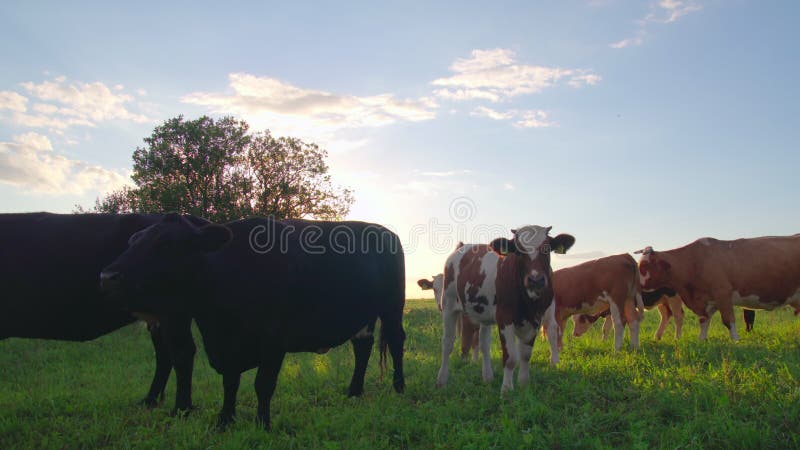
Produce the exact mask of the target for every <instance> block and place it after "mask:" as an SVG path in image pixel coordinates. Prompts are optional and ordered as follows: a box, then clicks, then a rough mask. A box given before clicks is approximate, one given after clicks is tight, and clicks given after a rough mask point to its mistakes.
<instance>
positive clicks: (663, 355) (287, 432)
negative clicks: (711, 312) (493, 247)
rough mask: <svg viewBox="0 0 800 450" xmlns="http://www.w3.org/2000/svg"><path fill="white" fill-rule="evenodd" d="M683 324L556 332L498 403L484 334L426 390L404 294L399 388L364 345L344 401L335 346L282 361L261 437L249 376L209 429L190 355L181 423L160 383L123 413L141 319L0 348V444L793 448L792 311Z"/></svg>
mask: <svg viewBox="0 0 800 450" xmlns="http://www.w3.org/2000/svg"><path fill="white" fill-rule="evenodd" d="M687 319H688V320H687V324H686V326H685V328H684V334H685V335H684V337H683V339H682V340H681V341H679V342H676V341H675V340H674V337H673V336H674V332H673V331H672V329H670V330H669V331H668V332H667V333H665V337H664V340H662V341H661V342H655V341H654V340H653V338H652V334H653V332H654V331H655V328H656V326H657V323H658V314H656V313H655V312H651V313H648V314H647V316H646V319H645V323H644V324H643V338H642V346H641V349H640V350H639V351H638V352H633V351H630V350H623V351H621V352H618V353H613V352H612V350H611V347H612V342H611V341H610V340H609V341H605V342H604V341H602V340H601V338H600V335H601V330H600V328H601V327H600V326H596V327H595V328H594V329H592V330H591V331H590V332H589V333H587V334H586V335H584V336H582V337H580V338H577V339H576V338H572V337H571V336H570V335H569V333H570V332H571V325H569V326H568V329H567V336H565V341H564V351H563V353H562V360H561V364H560V365H559V367H558V368H556V369H551V368H550V367H548V363H547V362H548V360H549V350H548V346H547V344H546V341H544V340H542V339H541V338H539V339H537V344H536V345H535V347H534V355H533V363H532V369H531V385H530V386H529V387H527V388H524V389H518V390H516V391H514V392H513V393H511V394H510V395H506V396H505V397H503V398H501V397H500V381H501V378H502V372H501V370H500V352H499V347H498V339H497V336H496V334H495V335H494V336H493V349H494V350H493V355H492V360H493V366H494V369H495V380H494V382H493V383H491V384H490V385H485V384H484V383H483V382H481V377H480V367H479V366H478V365H477V364H473V363H462V362H461V361H456V358H457V357H456V355H455V352H454V356H453V360H454V362H453V364H451V375H450V383H449V385H448V386H447V387H446V388H444V389H437V388H436V387H435V386H434V383H435V377H436V373H437V371H438V368H439V358H440V336H441V322H440V317H439V313H438V311H437V310H436V307H435V304H434V303H433V302H432V301H430V300H419V301H418V300H410V301H409V302H408V308H407V314H406V332H407V334H408V340H407V341H406V382H407V390H406V392H405V394H402V395H398V394H395V393H394V392H393V391H392V389H391V386H390V385H391V383H390V377H387V378H386V379H384V380H383V381H381V380H380V379H379V377H380V372H379V369H378V364H377V362H378V361H377V352H374V353H373V359H372V361H371V363H370V368H369V371H368V374H367V383H366V386H365V395H364V397H363V398H360V399H348V398H346V396H345V390H346V387H347V385H348V383H349V380H350V375H351V372H352V368H353V358H352V352H351V349H350V346H349V345H344V346H341V347H339V348H336V349H334V350H332V351H331V352H330V353H328V354H326V355H315V354H297V355H290V356H289V357H287V359H286V361H285V363H284V367H283V370H282V372H281V377H280V380H279V381H278V388H277V391H276V393H275V397H274V399H273V402H272V424H273V430H272V431H271V432H269V433H265V432H263V431H262V430H260V429H259V428H257V427H256V426H255V424H254V417H255V411H256V398H255V393H254V391H253V378H254V371H250V372H248V373H246V374H245V375H244V376H243V379H242V387H241V389H240V392H239V407H238V420H237V423H236V424H235V425H234V426H233V427H231V428H230V429H229V430H228V431H226V432H224V433H219V432H217V431H216V429H215V428H214V424H215V418H216V413H217V412H218V409H219V407H220V405H221V404H222V387H221V378H220V377H219V376H218V375H217V374H216V372H214V371H213V370H212V369H211V368H210V367H209V366H208V362H207V360H206V358H205V354H204V353H203V351H202V349H201V350H200V351H199V352H198V356H197V358H196V369H195V376H194V392H193V393H194V401H195V404H196V405H197V406H198V409H197V410H196V411H194V412H193V414H191V415H190V416H189V417H186V418H180V417H171V416H170V415H169V411H170V410H171V408H172V403H173V401H174V398H173V397H174V392H175V385H174V377H173V378H172V379H171V380H170V384H169V386H168V388H167V395H168V398H167V401H166V402H165V403H164V404H163V405H161V406H159V407H157V408H155V409H153V410H147V409H145V408H143V407H141V406H138V404H137V402H138V401H139V400H140V399H141V398H143V397H144V394H145V391H146V389H147V387H148V386H149V382H150V379H151V375H152V371H153V366H154V358H153V356H152V347H151V345H150V341H149V338H148V335H147V332H146V330H145V329H144V328H143V327H142V326H141V325H138V324H134V325H131V326H129V327H126V328H124V329H122V330H120V331H117V332H115V333H113V334H111V335H109V336H105V337H103V338H101V339H98V340H96V341H93V342H89V343H84V344H77V343H65V342H50V341H37V340H21V339H9V340H6V341H3V342H0V448H2V449H9V448H18V447H22V448H25V447H27V448H64V447H66V448H80V447H99V446H113V447H145V448H156V447H157V448H169V447H189V448H241V447H265V448H348V449H350V448H370V449H373V448H420V447H421V448H476V449H485V448H522V447H526V448H551V447H552V448H594V447H598V448H609V447H626V448H781V449H783V448H798V447H800V434H798V431H800V399H799V397H800V381H798V378H799V377H800V323H798V321H797V320H795V318H794V317H793V316H792V313H791V312H790V311H787V310H781V311H775V312H771V313H770V312H764V313H758V315H757V318H756V331H754V332H752V333H749V334H745V333H742V334H743V337H742V340H741V341H740V342H739V343H733V342H730V341H729V339H728V337H727V330H726V329H725V328H724V327H723V326H722V325H721V322H720V320H719V318H718V316H716V317H715V318H714V320H713V322H712V325H711V329H710V332H709V340H708V341H707V342H705V343H701V342H698V341H697V335H698V331H699V330H698V326H697V321H696V318H695V317H694V316H691V315H689V316H687ZM738 319H739V320H740V321H741V317H739V318H738ZM737 326H738V327H739V329H740V330H743V329H744V325H743V324H742V323H738V324H737ZM196 341H197V342H198V345H199V343H200V339H199V338H198V339H196ZM626 348H627V337H626Z"/></svg>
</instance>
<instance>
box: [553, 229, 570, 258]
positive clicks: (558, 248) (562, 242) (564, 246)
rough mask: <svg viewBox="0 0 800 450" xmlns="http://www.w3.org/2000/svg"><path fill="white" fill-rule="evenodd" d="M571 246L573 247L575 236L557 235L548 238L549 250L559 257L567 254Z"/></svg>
mask: <svg viewBox="0 0 800 450" xmlns="http://www.w3.org/2000/svg"><path fill="white" fill-rule="evenodd" d="M573 245H575V236H573V235H571V234H559V235H558V236H556V237H553V238H550V248H551V249H552V250H553V252H555V253H558V254H559V255H563V254H565V253H567V250H569V249H570V248H571V247H572V246H573Z"/></svg>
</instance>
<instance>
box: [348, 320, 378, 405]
mask: <svg viewBox="0 0 800 450" xmlns="http://www.w3.org/2000/svg"><path fill="white" fill-rule="evenodd" d="M374 331H375V322H372V323H371V324H370V325H369V326H368V327H367V329H366V333H363V334H362V333H359V334H357V335H356V336H355V337H354V338H353V339H351V340H350V342H351V343H352V344H353V356H354V357H355V369H353V378H352V379H351V380H350V388H349V389H348V390H347V396H348V397H359V396H361V394H363V393H364V375H365V374H366V372H367V365H368V363H369V357H370V355H371V354H372V346H373V345H374V344H375V337H374V336H373V332H374Z"/></svg>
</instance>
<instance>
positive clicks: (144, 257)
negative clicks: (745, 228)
mask: <svg viewBox="0 0 800 450" xmlns="http://www.w3.org/2000/svg"><path fill="white" fill-rule="evenodd" d="M264 229H269V230H271V232H272V233H273V236H280V237H281V242H280V243H279V244H280V245H278V246H275V247H274V248H270V249H269V250H264V249H260V248H259V249H256V248H254V245H253V235H254V230H264ZM343 229H346V230H347V232H348V236H349V237H351V238H352V237H357V238H356V239H348V240H347V242H346V243H345V244H346V245H342V242H341V241H340V237H341V234H340V233H341V231H342V230H343ZM549 232H550V228H549V227H539V226H525V227H522V228H519V229H518V230H512V235H513V236H512V237H511V238H510V239H506V238H498V239H495V240H494V241H492V242H491V243H489V244H488V245H484V244H468V245H463V244H459V246H458V247H457V248H456V249H455V250H454V252H453V253H452V254H451V255H450V256H449V257H448V258H447V260H446V262H445V265H444V273H443V274H441V275H437V276H435V277H434V278H433V280H419V282H418V284H419V285H420V287H422V288H423V289H433V290H434V292H435V296H436V299H437V303H438V305H439V308H440V310H441V311H442V319H443V337H442V365H441V368H440V370H439V374H438V378H437V385H439V386H444V385H445V384H446V383H447V379H448V364H449V360H450V353H451V352H452V349H453V345H454V340H455V337H456V332H457V327H459V328H460V329H461V334H462V338H461V340H462V356H464V357H466V356H467V355H469V353H470V352H472V353H473V355H474V356H473V357H474V358H475V359H477V358H478V356H479V350H480V354H482V357H483V358H482V361H483V364H482V374H483V379H484V380H486V381H489V380H492V378H493V372H492V367H491V364H490V363H491V361H490V357H489V355H490V351H489V348H490V345H491V326H493V325H495V324H497V326H498V331H499V338H500V343H501V348H502V355H503V382H502V387H501V390H502V391H506V390H509V389H512V388H513V386H514V383H513V373H514V370H515V369H517V368H518V374H517V383H518V384H520V385H524V384H526V383H527V382H528V381H529V373H530V372H529V360H530V356H531V350H532V347H533V343H534V340H535V338H536V335H537V334H538V331H539V328H540V327H541V328H543V329H544V331H545V332H546V336H547V339H548V341H549V344H550V350H551V359H550V361H551V364H557V363H558V361H559V350H560V348H561V343H562V337H561V336H562V334H563V331H564V325H565V322H566V320H567V318H569V317H570V316H572V317H573V320H574V322H575V327H574V330H575V331H574V334H575V335H576V336H578V335H580V334H581V333H583V332H584V331H585V330H586V329H588V327H589V326H591V324H592V323H594V321H596V320H597V319H598V318H599V317H603V316H606V325H607V326H606V327H604V329H605V330H606V331H607V330H608V329H609V327H610V326H611V325H612V324H613V327H614V331H615V339H614V346H615V348H616V349H620V348H621V346H622V339H623V335H624V328H625V326H626V325H627V326H628V327H629V329H630V335H631V344H632V346H634V347H636V346H637V345H638V339H639V336H638V334H639V324H640V322H641V320H642V317H643V313H644V310H645V309H650V308H653V307H658V308H659V311H660V312H661V316H662V321H661V325H660V326H659V329H658V331H657V332H656V338H660V337H661V335H662V333H663V332H664V329H665V328H666V326H667V323H668V321H669V319H670V317H673V316H674V317H675V324H676V335H677V336H678V337H679V336H680V332H681V325H682V323H683V310H682V305H683V304H685V305H686V306H687V307H688V308H689V309H691V310H692V311H693V312H694V313H695V314H697V315H698V316H699V317H700V327H701V333H700V338H701V339H705V337H706V335H707V331H708V325H709V318H710V317H711V315H712V314H713V313H714V312H716V311H717V310H719V311H720V313H721V316H722V320H723V323H724V324H725V326H726V327H727V328H728V329H729V330H730V336H731V338H732V339H738V338H739V336H738V334H737V331H736V325H735V320H734V312H733V307H734V306H741V307H744V308H748V310H746V311H747V312H748V313H752V311H749V310H753V309H767V310H771V309H775V308H777V307H780V306H792V307H794V309H795V314H797V313H798V312H799V311H800V234H799V235H794V236H788V237H763V238H755V239H739V240H734V241H719V240H716V239H710V238H703V239H700V240H698V241H695V242H693V243H691V244H689V245H687V246H684V247H681V248H678V249H674V250H669V251H658V252H657V251H655V250H653V249H652V248H651V247H647V248H645V249H644V250H642V251H640V253H641V254H642V256H641V259H640V261H639V263H638V264H637V262H636V261H635V260H634V259H633V258H632V257H631V256H630V255H627V254H622V255H615V256H610V257H606V258H602V259H598V260H595V261H590V262H587V263H584V264H580V265H577V266H574V267H570V268H566V269H561V270H559V271H556V272H553V270H552V268H551V264H550V253H551V252H555V253H566V252H567V251H568V250H569V249H570V248H571V247H572V245H573V244H574V243H575V238H574V237H573V236H571V235H569V234H559V235H557V236H550V233H549ZM310 235H311V236H313V240H314V243H315V246H314V247H313V248H314V249H315V250H317V251H309V246H308V243H309V236H310ZM364 236H370V238H369V239H364V238H363V237H364ZM358 237H361V238H358ZM0 248H2V254H3V258H1V259H0V281H1V282H2V286H3V287H4V289H5V290H4V292H3V295H2V297H1V298H2V299H1V300H0V305H1V306H2V308H3V311H4V314H3V315H0V339H5V338H9V337H21V338H41V339H59V340H71V341H86V340H91V339H95V338H97V337H99V336H101V335H103V334H106V333H109V332H111V331H113V330H116V329H118V328H120V327H122V326H124V325H126V324H129V323H131V322H133V321H135V320H139V319H141V320H144V321H146V322H147V323H148V328H149V330H150V334H151V338H152V342H153V346H154V348H155V354H156V370H155V375H154V377H153V381H152V383H151V386H150V390H149V392H148V394H147V396H146V397H145V399H144V403H145V404H147V405H148V406H152V405H155V404H156V403H157V402H158V401H159V399H162V398H163V396H164V389H165V386H166V383H167V380H168V378H169V376H170V373H171V372H172V370H173V369H174V370H175V375H176V379H177V392H176V400H175V408H176V410H179V411H187V410H189V409H191V408H192V400H191V383H192V369H193V363H194V356H195V352H196V347H195V344H194V341H193V339H192V334H191V322H192V320H194V321H195V322H196V324H197V327H198V329H199V331H200V333H201V336H202V338H203V343H204V347H205V350H206V353H207V356H208V358H209V361H210V363H211V366H212V367H213V368H214V369H215V370H216V371H217V372H219V373H220V374H221V375H222V381H223V388H224V401H223V406H222V410H221V412H220V414H219V423H220V425H222V426H224V425H227V424H228V423H230V422H231V421H232V420H233V418H234V415H235V408H236V395H237V392H238V388H239V380H240V375H241V373H242V372H244V371H246V370H249V369H252V368H257V369H258V370H257V374H256V381H255V390H256V395H257V398H258V410H257V416H256V417H257V420H258V421H259V422H260V423H261V424H263V425H264V426H265V427H269V406H270V400H271V398H272V394H273V392H274V390H275V386H276V382H277V378H278V373H279V371H280V368H281V365H282V361H283V359H284V356H285V355H286V353H292V352H318V353H324V352H326V351H328V350H329V349H330V348H332V347H335V346H338V345H340V344H342V343H344V342H345V341H347V340H350V341H351V343H352V346H353V353H354V357H355V368H354V371H353V376H352V380H351V383H350V387H349V390H348V394H349V395H351V396H358V395H360V394H361V393H362V391H363V386H364V374H365V372H366V369H367V364H368V361H369V358H370V355H371V352H372V348H373V344H374V338H373V332H374V330H375V327H376V322H377V320H378V319H380V321H381V327H380V336H379V341H380V345H379V348H380V360H381V371H382V373H383V370H384V368H385V362H386V353H387V350H388V352H389V354H390V355H391V358H392V363H393V369H394V371H393V386H394V389H395V390H396V391H397V392H402V391H403V389H404V386H405V381H404V375H403V345H404V341H405V331H404V329H403V323H402V321H403V308H404V305H405V263H404V256H403V250H402V246H401V245H400V240H399V238H398V237H397V235H395V234H394V233H392V232H391V231H389V230H387V229H385V228H383V227H380V226H378V225H375V224H369V223H364V222H322V221H305V220H287V221H277V220H273V219H268V218H253V219H245V220H239V221H235V222H230V223H226V224H212V223H209V222H207V221H205V220H203V219H199V218H195V217H191V216H180V215H176V214H167V215H137V214H128V215H104V214H74V215H59V214H48V213H31V214H0ZM320 249H321V250H322V251H318V250H320ZM256 250H258V251H256ZM462 316H465V318H464V319H462ZM609 318H610V320H609ZM746 319H747V320H746V323H747V324H748V331H749V329H750V327H751V326H752V316H751V315H746ZM459 322H460V325H458V323H459Z"/></svg>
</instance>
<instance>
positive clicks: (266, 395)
mask: <svg viewBox="0 0 800 450" xmlns="http://www.w3.org/2000/svg"><path fill="white" fill-rule="evenodd" d="M284 355H285V353H283V352H275V353H269V354H267V355H265V356H264V357H263V358H262V361H261V365H259V366H258V373H257V374H256V382H255V387H256V396H257V397H258V412H257V413H256V421H257V422H258V423H259V424H260V425H261V426H263V427H264V428H265V429H267V430H269V427H270V423H269V404H270V401H271V400H272V394H273V393H275V385H276V384H277V383H278V374H279V373H280V371H281V365H282V364H283V357H284Z"/></svg>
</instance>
